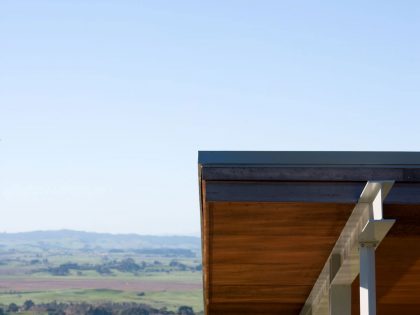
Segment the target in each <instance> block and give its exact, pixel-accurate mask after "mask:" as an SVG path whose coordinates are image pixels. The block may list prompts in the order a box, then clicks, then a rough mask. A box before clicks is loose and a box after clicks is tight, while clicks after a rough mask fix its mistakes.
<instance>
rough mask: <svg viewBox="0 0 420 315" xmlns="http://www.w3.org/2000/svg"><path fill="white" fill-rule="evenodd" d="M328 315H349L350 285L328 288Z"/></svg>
mask: <svg viewBox="0 0 420 315" xmlns="http://www.w3.org/2000/svg"><path fill="white" fill-rule="evenodd" d="M330 315H351V285H347V284H343V285H332V286H331V287H330Z"/></svg>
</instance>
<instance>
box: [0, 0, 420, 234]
mask: <svg viewBox="0 0 420 315" xmlns="http://www.w3.org/2000/svg"><path fill="white" fill-rule="evenodd" d="M419 16H420V2H418V1H400V2H397V1H159V0H158V1H119V0H118V1H117V0H114V1H109V0H108V1H106V0H101V1H93V0H91V1H82V0H68V1H66V0H62V1H56V0H50V1H37V0H30V1H1V2H0V139H1V140H0V213H1V220H0V232H3V231H7V232H15V231H30V230H47V229H63V228H66V229H76V230H87V231H98V232H113V233H121V232H125V233H128V232H131V233H139V234H198V232H199V229H200V225H199V204H198V179H197V151H198V150H369V151H372V150H391V151H399V150H402V151H405V150H408V151H420V136H419V135H420V36H419V34H420V19H419Z"/></svg>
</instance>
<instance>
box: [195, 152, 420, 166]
mask: <svg viewBox="0 0 420 315" xmlns="http://www.w3.org/2000/svg"><path fill="white" fill-rule="evenodd" d="M198 163H199V164H202V165H204V166H226V165H228V166H244V165H249V166H251V165H254V166H255V165H259V166H270V165H272V166H273V165H282V166H299V165H300V166H302V165H306V166H311V165H312V166H320V165H322V166H337V165H341V166H343V165H353V166H360V167H365V166H368V165H382V166H389V165H392V166H404V167H406V166H412V167H420V152H373V151H370V152H366V151H365V152H363V151H199V153H198Z"/></svg>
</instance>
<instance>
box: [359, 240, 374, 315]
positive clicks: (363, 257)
mask: <svg viewBox="0 0 420 315" xmlns="http://www.w3.org/2000/svg"><path fill="white" fill-rule="evenodd" d="M360 315H376V283H375V245H374V244H369V243H361V244H360Z"/></svg>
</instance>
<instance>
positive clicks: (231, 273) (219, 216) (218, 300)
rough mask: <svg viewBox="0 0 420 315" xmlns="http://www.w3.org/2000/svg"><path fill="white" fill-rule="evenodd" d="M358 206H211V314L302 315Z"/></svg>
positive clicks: (207, 262)
mask: <svg viewBox="0 0 420 315" xmlns="http://www.w3.org/2000/svg"><path fill="white" fill-rule="evenodd" d="M353 207H354V205H353V204H331V203H316V204H315V203H311V204H309V203H263V202H256V203H244V202H240V203H232V202H208V203H206V205H205V207H204V209H203V210H204V212H205V213H203V218H207V220H208V222H207V223H206V225H205V231H203V232H204V234H205V235H206V236H205V237H206V240H207V241H206V242H205V244H204V246H205V249H204V253H205V255H206V258H205V259H204V261H205V266H204V272H205V276H204V279H205V288H207V290H208V292H207V296H206V297H207V305H206V311H207V314H212V315H213V314H224V315H228V314H275V313H277V314H297V313H296V312H299V310H300V308H301V307H302V305H303V303H304V302H305V300H306V298H307V296H308V294H309V292H310V290H311V289H312V286H313V283H314V282H315V280H316V278H317V277H318V275H319V273H320V271H321V269H322V267H323V266H324V263H325V261H326V259H327V257H328V255H329V254H330V251H331V249H332V248H333V246H334V244H335V241H336V239H337V238H338V236H339V234H340V232H341V230H342V228H343V226H344V224H345V222H346V221H347V218H348V216H349V215H350V213H351V211H352V210H353Z"/></svg>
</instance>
